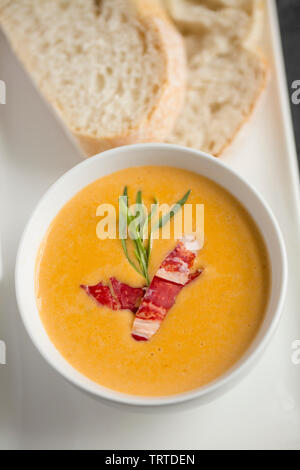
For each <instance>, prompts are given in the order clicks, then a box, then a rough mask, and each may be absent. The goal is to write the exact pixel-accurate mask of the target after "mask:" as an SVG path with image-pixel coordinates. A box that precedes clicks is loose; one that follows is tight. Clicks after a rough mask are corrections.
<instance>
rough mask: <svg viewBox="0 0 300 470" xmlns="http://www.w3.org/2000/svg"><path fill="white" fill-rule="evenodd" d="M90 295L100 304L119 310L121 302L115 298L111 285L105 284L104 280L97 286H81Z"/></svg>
mask: <svg viewBox="0 0 300 470" xmlns="http://www.w3.org/2000/svg"><path fill="white" fill-rule="evenodd" d="M80 287H81V288H82V289H83V290H84V291H85V292H86V293H87V294H88V295H89V296H90V297H92V298H93V299H95V300H96V302H98V304H100V305H103V306H104V307H108V308H111V309H112V310H119V308H120V304H119V302H118V301H117V300H116V299H115V298H114V296H113V295H112V293H111V290H110V288H109V286H105V285H104V284H103V283H102V282H99V284H96V285H95V286H85V285H81V286H80Z"/></svg>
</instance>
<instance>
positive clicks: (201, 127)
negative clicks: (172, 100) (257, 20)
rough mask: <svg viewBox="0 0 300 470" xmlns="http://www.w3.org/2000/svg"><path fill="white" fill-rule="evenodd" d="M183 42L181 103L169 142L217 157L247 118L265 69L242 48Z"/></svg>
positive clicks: (195, 40) (196, 40)
mask: <svg viewBox="0 0 300 470" xmlns="http://www.w3.org/2000/svg"><path fill="white" fill-rule="evenodd" d="M216 39H218V40H216ZM204 42H206V45H204V44H203V43H204ZM215 42H217V43H218V44H217V45H216V44H215ZM186 43H187V48H188V50H189V56H188V57H189V59H188V64H189V75H188V87H187V98H186V104H185V108H184V110H183V112H182V113H181V115H180V117H179V119H178V121H177V123H176V126H175V130H174V131H173V134H172V135H171V137H170V138H169V139H168V141H169V142H171V143H176V144H180V145H185V146H188V147H194V148H197V149H199V150H202V151H204V152H207V153H210V154H213V155H215V156H219V155H220V154H221V153H222V152H223V150H224V149H225V148H226V147H227V146H228V145H229V144H230V143H231V141H232V140H233V139H234V137H235V135H236V134H237V132H238V131H239V129H240V128H241V126H242V125H243V124H244V122H245V121H247V119H248V117H249V116H250V114H251V112H252V110H253V108H254V106H255V104H256V101H257V99H258V96H259V94H260V92H261V91H262V90H263V88H264V87H265V83H266V66H265V63H264V61H263V60H262V59H261V57H260V56H258V54H255V53H253V52H252V51H249V50H247V49H245V48H243V47H241V46H238V45H236V46H231V47H229V48H228V47H227V45H226V43H225V44H224V50H223V49H222V47H221V43H222V38H220V37H219V38H209V37H205V41H204V40H200V39H199V37H195V36H189V37H187V38H186ZM194 50H198V53H196V54H193V52H192V51H194ZM199 50H200V51H202V52H199Z"/></svg>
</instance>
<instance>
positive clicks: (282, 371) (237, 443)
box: [0, 0, 300, 449]
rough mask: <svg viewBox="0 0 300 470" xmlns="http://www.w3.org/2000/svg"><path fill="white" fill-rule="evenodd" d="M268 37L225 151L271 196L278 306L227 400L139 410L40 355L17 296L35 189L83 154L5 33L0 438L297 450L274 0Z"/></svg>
mask: <svg viewBox="0 0 300 470" xmlns="http://www.w3.org/2000/svg"><path fill="white" fill-rule="evenodd" d="M268 3H269V21H268V24H267V26H266V38H265V44H264V46H265V48H266V51H267V54H268V57H269V60H270V63H271V67H272V79H271V83H270V85H269V88H268V91H267V93H266V95H265V97H264V98H263V100H262V101H261V103H260V105H259V107H258V109H257V111H256V113H255V115H254V116H253V119H252V120H251V122H250V123H249V124H248V126H247V128H246V129H245V130H244V132H243V135H242V136H240V137H239V138H238V140H237V141H236V143H235V144H234V147H233V148H231V149H230V151H228V152H227V155H224V157H223V161H225V162H226V163H227V164H228V165H230V166H231V167H233V168H234V169H236V170H237V171H238V172H239V173H240V174H241V175H243V176H245V177H246V178H247V179H248V180H249V182H251V183H252V184H253V185H254V186H256V188H257V189H259V190H260V192H261V193H262V195H263V196H264V197H265V198H266V199H267V201H268V202H269V204H270V205H271V206H272V209H273V211H274V213H275V215H276V216H277V218H278V220H279V223H280V225H281V228H282V231H283V234H284V237H285V241H286V245H287V249H288V257H289V275H290V279H289V288H288V297H287V300H286V304H285V309H284V316H283V320H282V322H281V325H280V328H279V330H278V332H277V335H276V337H275V338H274V340H273V341H272V344H271V345H270V347H269V349H268V351H267V353H266V354H265V356H264V357H263V359H262V360H261V362H260V363H259V365H258V367H256V368H255V369H254V370H253V371H252V372H251V373H250V375H249V376H248V377H247V379H245V380H244V382H243V383H242V384H240V385H239V386H238V387H236V388H235V389H234V390H233V391H231V392H230V393H228V394H227V395H226V396H225V397H223V398H222V399H219V400H218V401H216V402H214V403H211V404H210V405H206V406H202V407H199V408H198V409H194V410H191V411H187V412H181V413H179V414H177V413H174V412H172V411H170V413H169V414H165V415H159V414H157V415H155V414H154V415H153V414H151V415H148V414H137V413H133V412H128V411H124V410H119V409H114V408H111V407H107V406H105V405H102V404H100V403H98V402H96V401H94V400H92V399H91V398H89V397H87V396H85V395H84V394H82V393H81V392H80V391H78V390H75V389H73V388H72V387H71V386H70V385H69V384H67V383H66V382H65V381H64V380H63V379H62V378H61V377H60V376H58V375H57V374H56V373H55V372H54V371H52V370H51V369H50V367H49V366H48V365H47V364H46V363H45V362H44V361H43V359H42V358H41V357H40V355H39V353H38V352H37V351H36V350H35V349H34V347H33V346H32V344H31V342H30V340H29V338H28V337H27V335H26V333H25V331H24V329H23V326H22V324H21V321H20V318H19V314H18V312H17V307H16V302H15V295H14V280H13V276H14V263H15V255H16V249H17V244H18V241H19V238H20V235H21V232H22V230H23V228H24V225H25V222H26V220H27V219H28V217H29V215H30V213H31V211H32V209H33V207H34V206H35V204H36V202H37V201H38V199H39V198H40V197H41V195H42V194H43V193H44V192H45V190H46V189H47V188H48V187H49V185H50V184H51V183H53V182H54V181H55V180H56V179H57V178H58V177H59V176H61V174H62V173H64V172H65V171H66V170H68V169H69V168H70V167H71V166H73V165H74V164H76V163H77V162H78V161H79V160H80V156H79V153H78V152H77V150H76V149H74V147H73V146H72V144H71V143H70V142H69V141H68V139H67V138H66V137H65V135H64V131H63V130H62V129H61V127H60V125H59V124H58V123H57V121H56V119H55V118H54V117H53V116H52V115H51V113H49V111H48V109H47V107H46V106H45V104H44V103H43V102H42V100H41V99H40V97H39V96H38V94H37V92H36V91H35V90H34V88H33V87H32V84H31V83H30V80H29V79H28V78H27V76H26V74H25V73H24V72H23V70H22V67H21V66H20V65H19V64H18V63H17V61H16V60H15V58H14V57H13V55H12V54H11V52H10V50H9V48H8V46H7V44H6V42H5V40H4V39H3V37H2V36H1V39H0V70H1V77H0V78H1V79H2V80H5V82H6V84H7V104H6V105H0V106H1V115H0V158H1V161H0V165H1V166H0V169H1V175H0V177H1V186H0V216H1V219H0V220H1V226H0V227H1V236H2V237H1V238H2V244H3V257H4V277H3V280H2V282H1V283H0V307H1V308H0V310H1V312H0V313H1V315H0V339H1V340H5V342H6V344H7V365H6V366H0V384H1V386H0V416H1V419H0V448H5V449H7V448H25V449H31V448H34V449H38V448H43V449H45V448H51V449H53V448H55V449H59V448H68V449H73V448H74V449H79V448H83V449H97V448H98V449H101V448H102V449H139V448H141V449H145V448H146V449H155V448H156V449H218V448H222V449H223V448H224V449H231V448H234V449H259V448H268V449H277V448H283V449H300V431H299V430H300V365H299V366H295V365H293V363H292V360H291V356H292V343H293V342H294V341H295V340H300V316H299V305H300V291H299V277H300V267H299V261H300V244H299V241H300V217H299V201H300V199H299V180H298V169H297V163H296V153H295V145H294V140H293V133H292V127H291V118H290V111H289V104H288V96H287V93H286V83H285V74H284V68H283V61H282V55H281V48H280V38H279V32H278V25H277V18H276V14H275V9H274V1H273V0H269V2H268Z"/></svg>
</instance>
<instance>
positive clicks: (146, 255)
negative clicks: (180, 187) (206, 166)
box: [119, 186, 191, 285]
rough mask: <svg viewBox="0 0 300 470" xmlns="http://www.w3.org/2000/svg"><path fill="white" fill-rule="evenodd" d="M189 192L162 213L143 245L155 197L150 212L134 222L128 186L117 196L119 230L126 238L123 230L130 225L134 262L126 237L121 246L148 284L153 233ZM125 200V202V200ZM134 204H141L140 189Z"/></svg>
mask: <svg viewBox="0 0 300 470" xmlns="http://www.w3.org/2000/svg"><path fill="white" fill-rule="evenodd" d="M190 194H191V191H190V190H189V191H188V192H187V193H186V194H185V195H184V196H183V198H182V199H180V200H179V201H178V202H176V203H175V204H174V205H173V206H172V208H171V210H170V211H169V212H168V213H167V214H164V215H162V216H161V217H160V218H159V220H158V222H157V224H156V225H155V226H154V227H153V228H152V227H151V230H150V234H149V240H148V244H147V246H146V245H145V241H144V235H145V231H146V230H147V229H148V226H149V225H151V221H152V219H153V218H154V216H155V214H156V212H157V209H158V207H159V202H158V200H157V199H156V198H154V204H153V205H152V209H151V213H150V214H149V216H148V217H146V216H145V214H144V215H143V214H139V216H140V217H139V218H141V220H140V221H139V223H136V215H133V214H130V211H129V199H128V188H127V186H125V188H124V191H123V194H122V196H123V197H120V198H119V202H120V213H121V215H122V217H121V219H120V220H121V221H122V220H123V224H121V226H120V230H121V231H122V233H123V235H126V238H127V233H126V234H125V233H124V232H125V230H127V232H128V230H129V229H128V228H129V227H130V235H131V238H132V242H133V244H134V254H135V258H136V262H137V264H138V265H137V264H136V262H134V261H133V260H132V259H131V258H130V255H129V253H128V249H127V243H126V238H122V239H121V243H122V248H123V251H124V254H125V257H126V259H127V261H128V262H129V264H130V265H131V266H132V267H133V269H134V270H135V271H136V272H137V273H138V274H140V275H141V276H143V277H144V278H145V280H146V284H147V285H149V284H150V278H149V272H148V268H149V262H150V256H151V251H152V247H153V234H154V233H155V232H156V230H158V229H161V228H163V227H164V226H165V225H166V224H167V223H168V222H169V221H170V220H171V219H172V218H173V217H174V216H175V215H176V214H177V213H178V212H179V210H180V209H181V208H182V206H183V205H184V204H185V203H186V202H187V200H188V198H189V196H190ZM125 201H126V202H125ZM135 202H136V204H138V205H142V204H143V195H142V191H138V192H137V195H136V200H135ZM124 220H125V221H127V228H126V227H125V225H124ZM146 224H147V225H146Z"/></svg>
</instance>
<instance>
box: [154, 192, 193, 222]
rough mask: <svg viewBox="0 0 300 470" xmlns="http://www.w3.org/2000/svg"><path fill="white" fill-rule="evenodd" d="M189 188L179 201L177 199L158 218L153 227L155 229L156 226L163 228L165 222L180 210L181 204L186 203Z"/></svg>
mask: <svg viewBox="0 0 300 470" xmlns="http://www.w3.org/2000/svg"><path fill="white" fill-rule="evenodd" d="M191 192H192V191H191V190H189V191H188V192H187V193H186V194H185V195H184V196H183V198H182V199H180V200H179V201H177V202H176V203H175V204H174V205H173V207H172V208H171V210H170V211H169V212H168V213H167V214H165V215H163V216H162V217H160V219H159V222H158V225H157V226H156V227H155V229H157V228H163V227H164V226H165V225H166V223H168V222H169V221H170V220H171V219H172V218H173V217H174V216H175V215H176V214H177V212H179V211H180V209H181V208H182V206H184V204H185V203H186V201H187V200H188V198H189V196H190V194H191Z"/></svg>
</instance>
